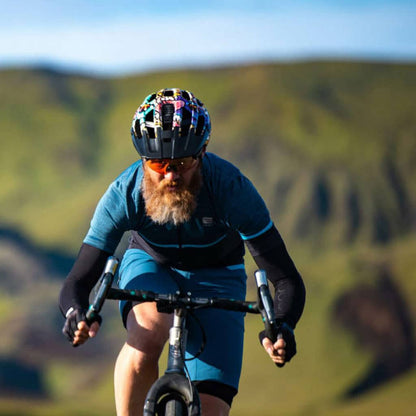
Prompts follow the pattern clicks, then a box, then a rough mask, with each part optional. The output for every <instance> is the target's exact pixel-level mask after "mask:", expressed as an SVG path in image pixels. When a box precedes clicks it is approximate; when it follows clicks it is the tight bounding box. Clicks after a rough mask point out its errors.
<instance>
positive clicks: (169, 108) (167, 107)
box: [162, 104, 175, 130]
mask: <svg viewBox="0 0 416 416" xmlns="http://www.w3.org/2000/svg"><path fill="white" fill-rule="evenodd" d="M174 111H175V107H174V106H173V104H164V105H163V106H162V122H163V130H172V123H173V113H174Z"/></svg>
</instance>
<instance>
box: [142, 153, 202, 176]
mask: <svg viewBox="0 0 416 416" xmlns="http://www.w3.org/2000/svg"><path fill="white" fill-rule="evenodd" d="M195 161H196V159H195V158H194V157H192V156H189V157H184V158H182V159H147V160H146V164H147V165H148V166H149V168H150V169H152V170H154V171H155V172H157V173H162V174H166V173H167V172H168V171H169V169H172V170H173V171H175V172H179V173H182V172H186V171H187V170H189V169H191V167H192V166H194V163H195Z"/></svg>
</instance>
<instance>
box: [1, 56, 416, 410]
mask: <svg viewBox="0 0 416 416" xmlns="http://www.w3.org/2000/svg"><path fill="white" fill-rule="evenodd" d="M415 69H416V65H414V64H386V63H366V62H305V63H291V64H258V65H250V66H246V67H226V68H214V69H204V70H177V71H169V72H159V73H154V74H144V75H138V76H131V77H126V78H112V79H100V78H90V77H86V76H80V75H77V74H64V73H59V72H54V71H51V70H47V69H31V70H30V69H25V70H24V69H21V70H7V71H6V70H4V71H0V137H1V143H2V149H3V151H2V152H1V154H0V178H1V183H2V187H1V188H0V218H1V224H0V227H1V228H2V229H6V230H18V231H19V233H20V234H19V235H20V236H21V238H20V243H21V242H22V241H23V240H25V239H26V241H29V242H30V244H31V245H33V247H35V248H40V249H41V252H42V253H43V254H45V253H47V255H46V257H42V261H40V256H39V254H33V253H39V251H36V250H35V251H31V250H29V251H28V249H27V245H24V244H23V246H22V244H19V245H17V246H16V245H12V246H10V244H11V240H10V238H9V237H8V235H9V234H8V233H3V234H0V237H2V239H0V255H2V257H1V258H2V265H1V267H2V270H3V269H4V270H5V271H4V272H3V276H7V278H6V283H7V282H11V281H18V276H19V273H20V275H21V274H22V273H24V271H25V270H28V269H27V268H23V269H21V268H19V267H18V266H20V265H21V263H22V262H23V263H22V264H24V262H25V261H28V259H29V260H30V263H28V264H29V270H30V267H32V270H33V268H36V270H39V272H38V273H37V274H36V273H35V274H32V275H31V277H30V278H28V281H27V282H26V283H24V284H23V283H21V284H16V286H13V285H10V284H6V283H4V284H3V286H2V287H3V290H2V295H1V297H0V310H2V311H6V312H7V313H4V314H3V315H2V319H1V320H0V325H1V328H2V330H3V332H4V331H5V330H6V328H7V324H8V317H10V316H12V312H10V311H13V309H14V308H13V307H12V305H14V304H15V303H18V304H19V305H22V306H21V307H19V314H17V318H15V321H16V322H18V323H19V325H17V327H16V328H17V329H16V330H15V334H17V335H16V337H15V340H14V342H11V341H10V340H7V342H6V341H5V340H4V339H3V340H2V341H0V352H1V355H2V356H3V357H6V358H7V359H9V360H11V359H13V360H14V361H13V362H18V363H20V364H21V363H22V362H23V361H25V362H26V363H27V364H28V365H29V364H30V365H33V366H35V369H36V371H38V372H39V374H41V375H43V384H42V389H43V390H42V391H43V392H44V395H45V396H47V397H49V399H45V400H46V401H45V400H44V401H42V402H40V403H38V404H32V406H31V410H30V411H29V410H28V408H26V407H25V408H24V410H22V408H23V407H22V406H24V405H23V404H21V403H20V404H16V403H15V402H13V401H5V400H3V401H0V414H4V415H6V414H8V415H10V414H22V413H24V414H27V415H32V414H33V415H35V414H42V415H47V414H48V412H49V413H50V414H54V415H58V414H62V415H66V414H70V412H71V410H73V411H76V412H77V414H82V411H81V407H78V408H76V405H74V404H73V399H74V398H75V397H76V398H77V399H78V398H81V400H79V401H80V402H82V398H83V397H85V396H88V394H86V393H85V390H86V389H87V387H88V386H91V384H90V383H91V380H92V379H97V378H96V376H97V372H96V371H97V369H95V372H94V365H93V363H89V364H88V369H89V371H88V372H87V371H84V370H83V366H86V365H87V363H88V362H89V359H90V358H91V356H94V355H95V354H99V353H100V354H102V353H103V351H102V349H101V347H100V345H99V340H98V341H97V340H95V341H94V342H93V346H92V347H88V348H89V349H88V350H87V351H86V352H84V351H83V350H81V349H79V350H77V351H76V353H74V351H72V350H71V351H69V352H67V350H66V349H65V346H64V345H63V344H62V345H61V344H60V342H61V341H56V342H55V341H53V342H52V343H51V344H52V345H53V348H52V347H51V350H48V351H49V352H48V354H43V355H42V348H41V347H40V345H42V344H41V341H37V342H30V340H31V339H32V340H33V338H30V337H29V339H28V337H27V336H26V337H25V336H24V335H25V334H27V332H28V331H29V328H30V327H31V316H32V315H31V314H33V310H36V311H37V314H36V316H37V317H38V319H39V320H40V321H42V320H44V321H45V322H47V325H46V329H45V328H43V329H42V330H41V326H39V325H38V324H36V325H34V328H35V329H34V330H33V331H32V332H31V334H32V335H33V334H39V333H40V334H43V335H42V336H41V339H45V338H47V339H54V337H55V336H57V337H59V336H60V335H59V326H60V325H61V324H62V322H61V320H60V317H59V315H58V314H57V313H56V312H55V309H54V308H55V299H56V296H57V291H58V290H59V286H60V283H59V279H60V278H62V276H63V275H64V274H65V272H64V271H62V270H61V271H60V272H56V273H57V275H58V280H57V277H56V276H54V273H50V275H49V274H48V272H49V271H50V267H49V266H48V265H50V264H51V263H48V262H49V261H50V260H47V259H50V258H51V257H53V258H56V256H57V255H58V258H60V259H61V260H62V261H65V262H67V261H68V258H71V257H73V256H75V254H76V252H77V249H78V246H79V244H80V242H81V240H82V238H83V235H84V234H85V232H86V230H87V227H88V223H89V219H90V216H91V214H92V212H93V210H94V207H95V205H96V202H97V200H98V198H99V197H100V196H101V194H102V193H103V192H104V191H105V189H106V187H107V186H108V184H109V183H110V181H111V180H112V179H113V178H115V177H116V176H117V175H118V173H119V172H121V171H122V170H123V169H124V168H125V167H126V166H128V164H130V163H132V162H133V161H134V160H135V159H136V158H137V154H136V153H135V150H134V148H133V146H132V144H131V139H130V123H131V119H132V116H133V113H134V111H135V109H136V108H137V107H138V105H139V104H140V103H141V101H142V99H143V98H144V97H145V96H146V95H147V94H148V93H150V92H153V91H155V90H157V89H160V88H164V87H172V86H179V87H181V88H185V89H189V90H191V91H193V92H194V93H195V94H196V95H197V96H198V97H200V98H201V99H203V101H204V103H205V104H206V106H207V107H208V109H209V111H210V114H211V117H212V122H213V133H212V139H211V142H210V145H209V150H211V151H213V152H215V153H218V154H219V155H221V156H223V157H226V158H228V159H229V160H231V161H232V162H234V163H236V164H237V165H238V166H239V167H240V168H241V170H242V171H243V172H244V173H246V174H247V176H249V177H250V178H251V179H252V181H253V182H254V183H255V185H256V186H257V187H258V189H259V190H260V192H261V194H262V195H263V196H264V198H265V199H266V201H267V203H268V206H269V208H270V210H271V212H272V216H273V218H274V219H275V221H276V224H277V226H278V228H279V229H280V231H281V233H282V234H283V236H284V238H285V240H286V242H287V244H288V246H289V251H290V252H291V254H292V256H293V258H294V260H295V262H296V264H297V266H298V267H299V269H300V271H301V273H302V275H303V276H304V279H305V283H306V285H307V290H308V298H307V305H306V309H305V313H304V317H303V319H302V321H301V323H300V324H299V327H298V329H297V336H298V342H299V354H298V357H297V358H296V359H295V360H294V361H293V363H291V364H290V365H289V366H287V367H286V368H285V369H284V370H282V371H280V372H279V371H276V370H275V369H274V368H273V367H272V366H270V365H269V363H268V362H267V361H266V359H265V357H263V356H262V351H261V350H260V349H259V346H258V345H257V341H256V332H257V329H258V322H256V321H253V320H252V319H251V318H250V320H249V321H248V329H247V331H246V334H247V335H246V336H247V348H246V359H245V365H244V373H243V380H242V385H241V392H242V394H240V396H239V398H238V400H237V401H236V405H235V409H234V413H233V414H235V415H239V416H244V415H245V414H253V412H254V411H255V410H256V409H259V403H265V404H264V407H263V408H262V409H261V412H260V413H259V414H263V415H274V414H277V413H280V409H281V413H282V414H288V415H289V414H290V415H302V414H305V413H308V414H316V415H321V414H322V415H327V414H328V415H349V414H353V413H354V414H355V415H357V414H358V415H368V414H376V413H377V414H379V415H381V416H382V415H383V414H388V413H390V412H391V411H395V412H396V413H398V414H401V415H402V414H403V415H406V414H410V411H409V409H411V408H412V406H413V407H414V405H415V400H414V398H413V397H411V395H410V394H408V393H407V392H408V391H411V390H414V388H415V385H416V384H415V383H416V379H415V374H416V373H415V371H414V370H411V368H412V367H411V363H410V365H409V366H408V368H407V369H408V370H409V369H410V370H409V371H407V373H405V372H404V370H403V371H401V372H400V373H398V374H395V375H394V376H393V375H391V377H390V378H389V377H387V378H385V383H384V384H381V385H380V386H379V387H377V388H375V389H372V390H370V392H369V393H366V394H363V395H361V396H360V398H359V399H355V400H351V399H349V400H347V399H345V400H341V397H343V395H344V394H345V393H346V392H347V391H348V390H349V389H350V388H351V387H353V386H354V385H357V383H358V382H359V380H362V379H365V378H366V376H368V375H369V374H371V371H372V369H373V368H375V367H377V365H379V366H380V365H381V366H382V365H383V360H384V358H383V357H384V356H381V357H380V356H379V355H378V349H377V348H379V344H380V343H379V342H378V343H377V342H375V341H374V342H372V341H371V342H364V341H363V338H360V336H362V333H361V332H359V331H358V329H359V324H360V323H361V324H362V322H363V321H362V319H363V318H362V317H359V316H356V315H354V313H353V312H355V311H356V310H357V309H360V307H361V306H363V309H365V308H367V309H366V310H370V307H371V308H372V309H371V311H372V313H373V314H375V315H374V316H375V318H374V319H373V320H372V321H374V322H379V320H378V316H381V314H384V315H383V316H388V317H389V318H391V317H393V318H394V317H396V316H399V315H397V313H398V312H397V309H395V307H394V302H392V301H391V299H390V298H389V297H388V295H386V293H385V292H383V290H382V288H383V287H384V286H383V284H382V282H383V276H384V277H385V276H388V279H389V281H390V282H392V283H393V284H394V287H395V288H397V296H399V297H400V300H401V302H402V303H403V304H404V305H407V306H406V314H407V315H406V319H410V322H411V324H410V329H408V330H407V332H406V331H405V330H401V328H402V327H400V325H398V326H397V325H393V326H394V328H396V329H397V331H399V332H397V333H399V334H403V333H405V332H406V333H407V335H409V337H410V338H408V339H407V338H406V339H407V341H408V343H410V342H411V341H412V336H413V331H414V328H415V325H414V324H413V323H412V322H414V319H415V315H416V311H415V309H414V306H413V305H415V304H416V298H415V294H416V283H414V282H416V279H415V277H416V273H415V270H416V259H415V256H414V252H415V249H416V238H415V233H414V232H415V228H416V214H415V213H416V197H415V195H416V168H415V165H416V164H415V163H414V161H415V160H416V117H415V116H416V107H415V102H416V81H415V80H416V78H415V76H414V75H415ZM13 241H15V239H14V240H13ZM10 247H12V248H10ZM13 247H14V248H13ZM12 252H14V253H18V254H17V255H16V256H15V257H13V256H11V254H10V253H12ZM48 256H49V257H48ZM45 259H46V260H45ZM65 264H66V265H67V263H65ZM66 267H68V266H66ZM249 268H250V270H252V269H253V266H252V263H251V262H249ZM10 270H13V271H14V272H13V273H11V272H10ZM10 273H11V274H10ZM45 274H47V276H45V277H44V278H43V279H42V278H40V276H44V275H45ZM44 287H49V288H50V291H45V290H39V291H37V292H36V289H39V288H44ZM33 293H39V296H34V297H33V301H30V302H26V301H25V299H27V297H30V295H31V294H33ZM46 293H47V295H46ZM374 293H376V295H374ZM364 294H367V295H368V294H370V295H368V296H367V297H363V296H364ZM40 295H41V296H40ZM372 296H373V297H374V296H376V299H377V301H379V302H378V303H377V302H373V303H371V301H370V300H369V299H373V297H372ZM383 296H387V297H386V298H383ZM356 298H357V299H362V300H361V303H359V307H358V308H355V309H354V308H353V310H352V311H347V310H345V309H344V310H343V311H341V312H342V313H340V314H337V311H338V309H337V307H338V308H339V305H341V304H342V302H341V300H342V299H343V300H344V301H345V299H348V301H349V302H353V300H354V299H356ZM380 299H381V301H380ZM383 299H386V301H385V302H383ZM345 302H346V301H345ZM345 302H344V304H346V303H345ZM380 303H381V306H380ZM385 305H387V307H386V308H384V309H383V307H384V306H385ZM392 305H393V306H392ZM52 311H54V312H52ZM110 311H111V312H110ZM386 311H387V312H386ZM338 312H339V311H338ZM108 315H109V316H108V318H107V319H106V321H105V322H106V325H105V326H104V327H103V330H102V333H101V334H100V336H101V337H102V339H104V340H106V342H108V343H109V345H111V348H110V349H108V350H107V354H108V355H104V356H103V357H104V358H103V359H102V360H104V361H105V360H107V361H108V362H110V363H112V361H113V359H112V357H113V356H114V354H115V353H116V351H117V348H118V345H119V343H120V341H119V340H117V337H116V336H115V335H113V331H114V329H113V328H118V329H117V330H115V331H116V332H115V334H116V335H117V336H120V335H121V334H122V332H121V331H120V328H119V324H118V317H117V314H116V313H115V308H113V307H109V312H108ZM372 316H373V315H372ZM400 316H401V315H400ZM360 319H361V321H360ZM386 319H387V318H386ZM398 319H399V318H397V319H393V320H392V322H393V323H395V322H396V321H397V320H398ZM400 319H401V318H400ZM403 319H404V318H403ZM116 322H117V323H116ZM351 322H353V324H351ZM380 322H381V321H380ZM384 322H390V321H388V320H385V321H384ZM400 322H402V321H400ZM403 322H404V321H403ZM367 325H369V324H367ZM380 325H381V326H382V324H380ZM255 326H256V328H255V329H254V327H255ZM387 326H388V325H387ZM390 327H391V325H390ZM110 328H111V330H110ZM357 328H358V329H357ZM365 329H366V331H367V333H374V334H375V335H374V337H372V338H371V339H372V340H374V339H378V338H377V334H380V333H379V332H377V330H378V329H377V328H375V327H369V326H367V327H365ZM42 331H44V332H42ZM357 331H358V332H357ZM371 331H372V332H371ZM380 331H381V335H382V336H384V335H385V336H386V338H385V339H388V342H389V343H391V342H392V343H394V342H395V340H396V338H397V333H396V336H394V335H391V331H390V332H389V331H388V330H387V329H385V328H384V329H383V328H382V329H380ZM383 331H385V332H383ZM400 331H401V332H400ZM354 337H358V338H357V339H358V340H359V341H358V342H357V341H354ZM389 337H390V338H389ZM391 337H392V338H391ZM382 338H383V337H382ZM35 341H36V338H35ZM39 342H40V344H39ZM389 345H390V344H389ZM27 348H30V349H31V350H32V349H33V350H34V351H35V353H34V354H32V356H31V355H28V354H25V351H26V349H27ZM386 348H388V345H387V346H386ZM54 349H55V351H57V352H56V353H55V354H53V350H54ZM16 351H20V352H19V353H18V354H17V353H16ZM51 351H52V352H51ZM51 357H52V358H51ZM74 357H82V358H81V359H80V363H82V364H81V366H79V367H77V366H74V365H73V361H74V359H75V358H74ZM0 358H1V357H0ZM23 358H24V360H23ZM257 359H258V361H257ZM22 360H23V361H22ZM102 360H101V361H100V362H102ZM36 363H41V365H39V364H36ZM0 364H1V362H0ZM95 367H96V366H95ZM111 367H112V364H110V365H108V367H107V366H101V369H100V372H99V376H100V377H99V380H100V382H99V383H98V384H97V385H96V384H94V389H96V395H97V403H98V402H102V403H101V404H97V414H98V413H100V412H101V413H100V414H104V412H105V411H106V410H105V409H108V410H107V414H112V413H113V411H112V408H111V406H112V404H111V403H112V399H111V395H112V393H111V391H112V389H111V371H112V370H111ZM8 368H9V367H8ZM383 368H384V367H383ZM62 374H70V375H71V376H73V377H76V378H77V380H80V382H79V384H78V385H77V386H76V387H74V386H73V384H72V383H71V378H70V377H69V376H68V375H67V376H65V377H62ZM389 374H390V373H389ZM311 386H312V387H311ZM89 388H92V387H89ZM0 390H1V389H0ZM0 393H1V391H0ZM70 403H71V405H69V404H70ZM63 404H65V406H68V408H67V409H68V410H67V411H65V410H63V408H64V406H63ZM74 406H75V407H74ZM74 409H75V410H74ZM278 410H279V412H278ZM13 412H15V413H13ZM30 412H31V413H30ZM383 412H384V413H383ZM87 413H88V414H89V415H91V414H93V413H92V412H87Z"/></svg>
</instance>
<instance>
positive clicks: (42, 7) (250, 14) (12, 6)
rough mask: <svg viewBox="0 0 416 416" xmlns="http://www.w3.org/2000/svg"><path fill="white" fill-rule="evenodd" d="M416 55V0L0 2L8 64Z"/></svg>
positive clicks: (117, 68)
mask: <svg viewBox="0 0 416 416" xmlns="http://www.w3.org/2000/svg"><path fill="white" fill-rule="evenodd" d="M311 58H359V59H362V58H364V59H382V60H399V61H401V60H405V61H415V60H416V2H415V1H414V0H412V1H410V0H395V1H392V0H378V1H376V0H361V1H355V0H348V1H347V0H333V1H329V0H275V1H271V0H264V1H260V0H257V1H256V0H253V1H251V0H240V1H236V0H230V1H226V0H223V1H220V0H213V1H208V0H206V1H204V2H201V1H195V0H194V1H190V0H181V1H165V0H158V1H155V0H149V1H148V0H142V1H140V0H136V1H127V0H101V1H99V0H96V1H89V0H60V1H56V0H25V1H20V0H0V66H3V67H4V66H10V65H13V66H16V65H18V66H20V65H33V64H52V65H54V66H58V67H62V68H67V69H69V70H82V71H87V72H91V73H95V74H102V75H122V74H126V73H132V72H140V71H150V70H153V69H162V68H165V67H167V68H172V67H178V66H179V67H186V66H201V65H202V66H207V65H208V66H213V65H223V64H229V63H236V62H237V63H240V62H250V61H251V62H252V61H256V60H298V59H311Z"/></svg>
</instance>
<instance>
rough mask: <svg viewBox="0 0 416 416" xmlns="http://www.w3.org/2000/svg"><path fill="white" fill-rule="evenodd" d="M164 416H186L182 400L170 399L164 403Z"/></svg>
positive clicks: (186, 411)
mask: <svg viewBox="0 0 416 416" xmlns="http://www.w3.org/2000/svg"><path fill="white" fill-rule="evenodd" d="M164 415H165V416H188V410H187V407H186V406H185V403H184V402H183V401H182V400H178V399H171V400H169V401H167V402H166V405H165V412H164Z"/></svg>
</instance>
